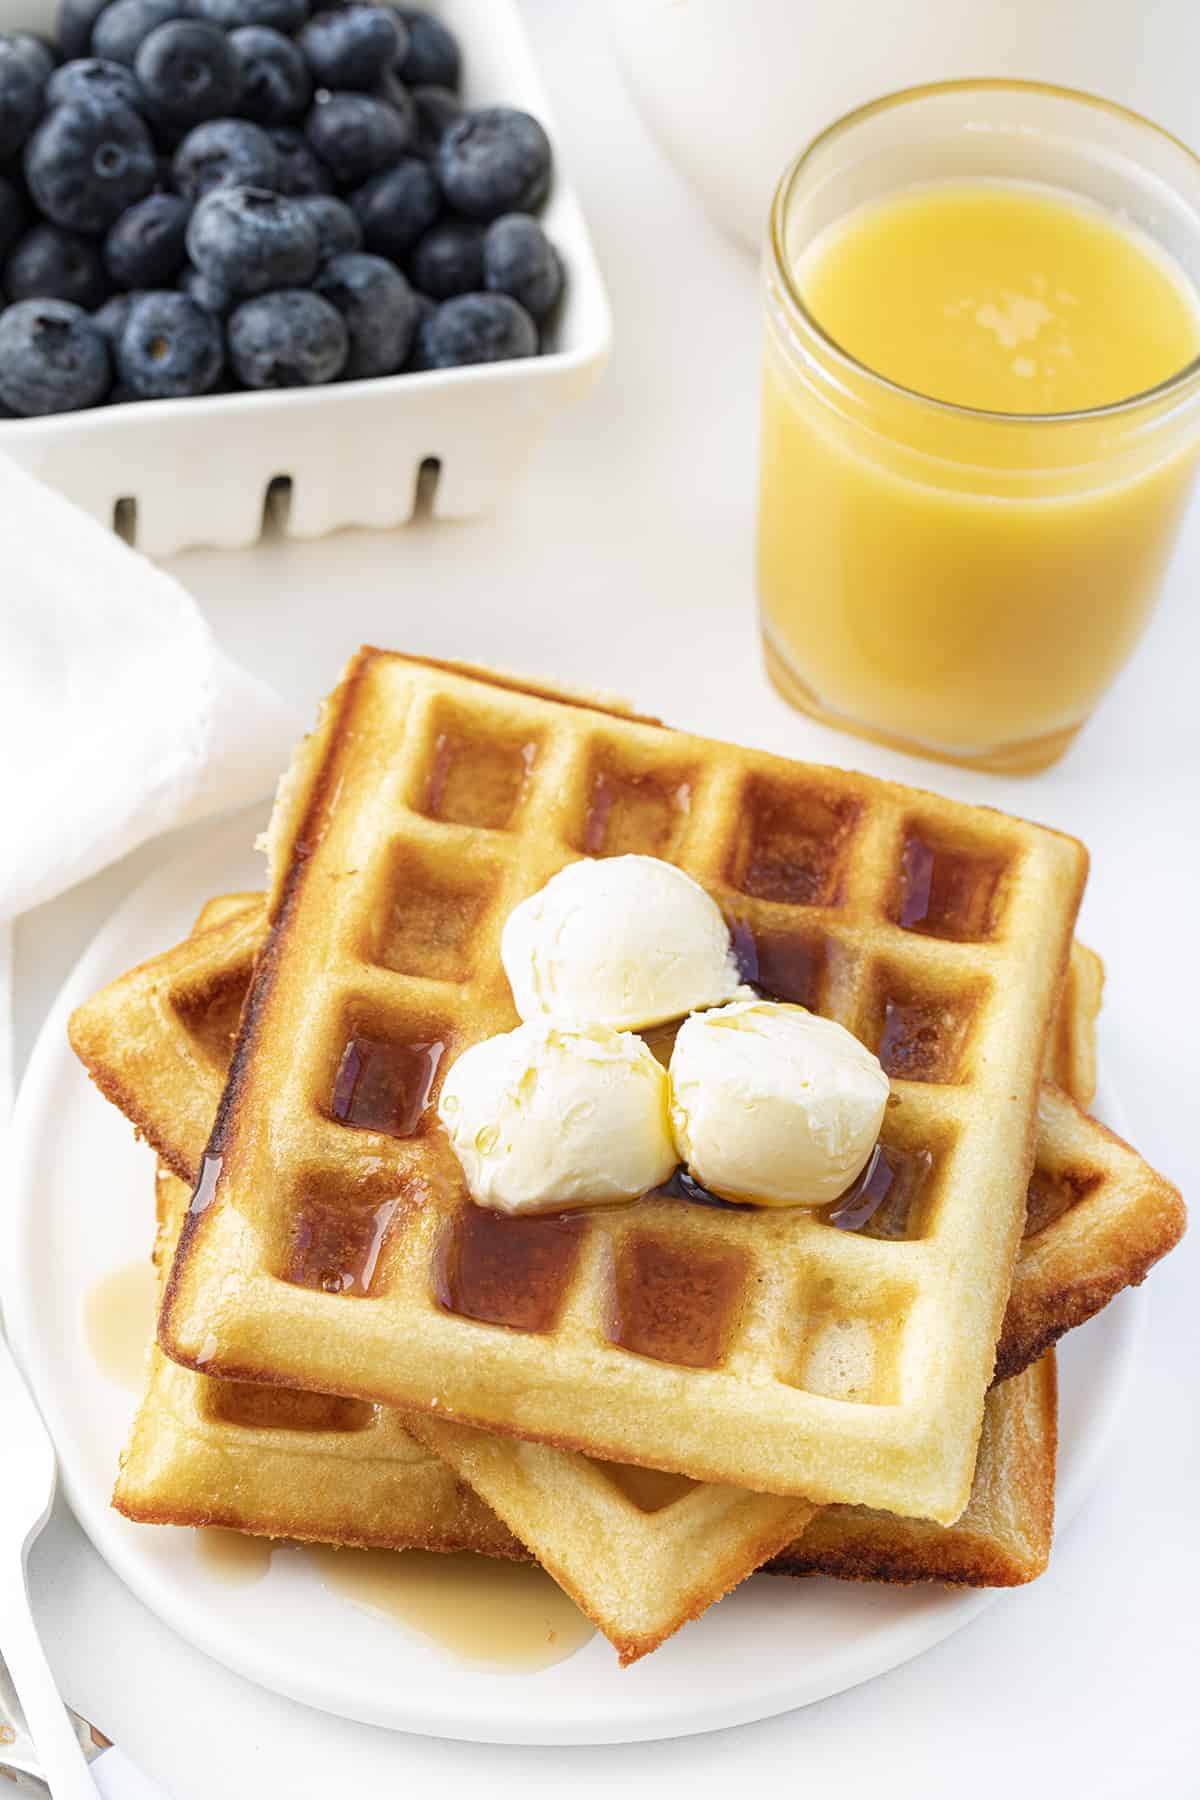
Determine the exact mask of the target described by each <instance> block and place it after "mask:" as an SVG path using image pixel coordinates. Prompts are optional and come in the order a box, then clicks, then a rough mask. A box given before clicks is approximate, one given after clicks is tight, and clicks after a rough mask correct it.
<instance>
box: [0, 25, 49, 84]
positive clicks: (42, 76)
mask: <svg viewBox="0 0 1200 1800" xmlns="http://www.w3.org/2000/svg"><path fill="white" fill-rule="evenodd" d="M3 35H4V36H5V37H6V38H7V39H8V40H9V42H10V43H11V44H12V45H13V47H14V49H15V50H16V51H17V54H18V55H19V56H23V57H24V58H25V63H26V67H27V68H29V69H31V70H32V71H33V74H34V76H35V78H36V79H38V80H40V81H41V83H42V85H43V87H44V86H45V84H46V82H48V81H49V79H50V77H51V75H53V73H54V71H55V69H57V67H58V53H57V51H55V50H53V49H51V47H50V44H49V43H48V42H47V40H46V39H45V38H43V37H39V36H38V34H37V33H36V31H6V32H5V33H4V34H3Z"/></svg>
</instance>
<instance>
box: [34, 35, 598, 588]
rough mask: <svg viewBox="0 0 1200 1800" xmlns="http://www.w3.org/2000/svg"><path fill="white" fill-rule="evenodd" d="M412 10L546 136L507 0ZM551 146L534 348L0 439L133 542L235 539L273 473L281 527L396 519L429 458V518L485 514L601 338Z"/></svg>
mask: <svg viewBox="0 0 1200 1800" xmlns="http://www.w3.org/2000/svg"><path fill="white" fill-rule="evenodd" d="M428 9H429V10H430V11H431V12H437V13H438V14H440V16H441V17H442V18H444V19H445V21H446V23H447V24H448V25H449V26H450V27H451V28H452V29H453V30H454V31H455V32H456V33H457V34H458V36H459V39H460V41H461V42H462V45H463V65H464V87H463V95H464V99H465V100H466V103H467V104H468V105H476V106H477V105H484V104H492V103H495V104H504V105H511V106H519V107H523V108H525V110H526V111H528V112H531V113H533V114H534V115H535V117H536V118H538V119H540V120H541V121H542V123H543V124H544V125H545V127H546V129H547V131H548V132H549V134H550V138H551V140H552V141H554V139H555V130H554V122H553V120H552V118H551V117H550V115H549V108H548V105H547V102H546V95H545V92H544V90H543V88H542V84H541V81H540V79H539V76H538V73H537V70H536V67H535V65H534V61H533V57H532V53H531V51H530V47H529V43H528V41H527V39H526V36H525V32H524V29H523V27H522V25H521V22H520V19H519V17H518V14H517V8H516V4H515V0H430V3H429V8H428ZM56 10H57V8H56V3H55V0H0V28H4V27H8V28H13V27H18V26H24V27H27V28H31V29H33V30H38V31H44V32H52V31H53V29H54V19H55V14H56ZM555 152H556V156H555V178H554V185H553V189H552V192H551V195H550V200H549V203H548V204H547V207H546V210H545V214H544V223H545V226H546V230H547V232H548V233H549V235H550V237H551V238H552V239H553V241H554V242H555V244H556V245H557V246H558V248H559V250H560V251H561V253H562V256H563V260H564V262H565V263H566V267H567V281H568V286H567V294H566V299H565V302H564V305H563V307H562V310H561V316H560V318H559V319H558V321H557V324H556V327H555V331H554V337H553V348H552V349H551V350H550V351H549V352H547V353H546V354H545V355H542V356H538V357H529V358H525V359H522V360H520V361H515V362H506V363H490V364H485V365H481V366H479V367H478V368H466V369H448V370H435V371H430V372H428V373H423V374H412V375H392V376H386V377H383V378H381V379H379V380H375V381H353V382H345V383H343V384H339V385H336V386H332V387H325V388H308V389H293V390H289V391H287V392H280V393H257V394H221V395H212V396H210V397H206V398H203V399H191V400H155V401H144V402H133V403H129V404H125V405H119V406H111V407H101V408H98V409H97V410H96V411H94V412H83V413H66V414H60V415H57V416H55V417H51V418H44V419H6V420H2V421H0V453H4V454H7V455H9V456H11V457H12V458H13V459H14V461H16V462H19V463H21V464H22V465H23V466H24V467H25V468H27V469H29V470H30V471H31V473H33V474H35V475H38V476H40V477H41V478H42V479H43V480H44V481H47V482H49V483H50V484H51V485H52V486H54V487H56V488H58V489H60V490H61V491H62V492H63V493H64V494H66V495H67V496H68V497H69V498H70V499H72V500H74V501H75V502H76V503H77V504H78V505H79V506H82V507H83V508H84V509H85V511H87V512H89V513H92V514H93V515H94V516H95V517H96V518H98V519H102V520H104V521H105V522H107V523H109V524H112V523H113V522H114V520H115V519H116V518H117V516H118V514H117V509H118V507H119V508H120V521H121V529H122V531H123V532H124V534H125V535H126V536H132V538H133V541H134V542H136V544H137V546H138V548H139V549H140V550H144V551H145V552H146V553H147V554H148V555H150V556H169V555H171V554H172V553H173V552H174V551H176V550H182V549H184V548H185V547H186V546H189V545H197V544H203V545H217V546H221V547H227V548H236V547H238V546H240V545H244V544H250V543H253V542H254V541H255V539H256V538H257V537H258V536H259V533H260V532H261V530H262V523H263V515H264V506H265V501H266V494H267V490H268V488H269V487H270V485H271V483H272V482H276V481H279V480H280V479H286V480H288V481H289V482H290V483H291V504H290V507H289V508H288V510H287V517H286V526H285V529H286V530H287V532H288V533H289V534H290V535H291V536H293V537H301V538H310V537H321V536H323V535H324V533H326V532H328V531H336V530H337V529H338V528H339V527H340V526H343V525H370V526H394V525H398V524H400V523H402V522H403V521H405V520H406V519H408V518H409V517H410V516H411V515H412V512H413V508H414V505H415V500H416V491H417V480H418V476H419V474H420V471H421V467H422V465H423V464H426V463H429V462H431V461H432V462H436V463H437V465H438V476H437V481H436V486H435V488H434V489H433V494H432V501H431V504H432V509H433V511H434V513H435V514H436V515H437V516H438V517H442V518H469V517H471V516H473V515H475V514H479V513H484V512H488V511H489V510H491V508H493V507H494V506H495V505H496V504H497V503H498V502H499V501H500V500H501V498H502V497H503V494H504V492H505V490H506V489H507V488H508V487H509V485H510V484H511V483H512V481H513V480H514V479H515V477H516V476H517V475H518V474H519V472H520V470H521V468H522V466H523V465H524V463H525V461H526V460H527V458H528V456H529V455H530V453H531V451H532V450H533V447H534V445H535V444H536V443H537V441H538V439H539V438H540V437H541V435H542V433H543V431H544V430H545V427H546V425H547V423H548V422H549V420H550V419H551V418H552V417H553V416H554V414H555V413H556V412H558V411H559V410H560V408H562V407H564V406H566V405H567V404H568V403H569V402H571V401H573V400H576V399H578V398H579V397H580V396H581V395H582V394H584V393H585V392H586V391H587V389H588V388H589V387H590V385H591V383H592V382H593V381H594V379H595V378H596V376H597V375H598V373H599V372H600V369H601V368H602V366H603V364H604V361H605V359H606V357H607V354H608V348H609V342H610V338H611V323H610V318H609V309H608V299H607V296H606V294H605V291H604V285H603V282H602V280H601V277H600V271H599V269H598V267H597V264H596V258H595V253H594V252H593V250H592V245H591V240H590V238H589V236H588V231H587V227H586V225H585V224H584V220H583V215H582V213H581V212H580V209H579V205H578V202H577V201H576V199H575V196H574V193H573V192H572V190H571V187H570V184H569V182H568V180H567V178H566V175H565V172H564V170H563V167H562V162H561V158H559V156H558V152H557V144H556V145H555ZM0 528H2V521H0Z"/></svg>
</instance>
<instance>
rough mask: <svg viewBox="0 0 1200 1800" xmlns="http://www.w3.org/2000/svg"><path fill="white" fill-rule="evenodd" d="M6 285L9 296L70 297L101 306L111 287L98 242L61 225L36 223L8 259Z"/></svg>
mask: <svg viewBox="0 0 1200 1800" xmlns="http://www.w3.org/2000/svg"><path fill="white" fill-rule="evenodd" d="M4 285H5V287H6V288H7V289H8V297H9V299H10V300H37V299H47V300H49V299H53V300H70V301H71V302H72V304H73V305H75V306H86V307H92V306H99V304H100V302H101V301H102V300H103V299H104V298H105V296H106V295H107V293H108V291H109V280H108V274H107V271H106V270H105V267H104V261H103V259H102V257H101V255H100V248H99V245H98V244H96V243H95V242H94V240H93V239H91V238H85V237H80V236H79V234H78V232H75V231H64V230H63V229H62V227H61V226H60V225H35V226H34V227H33V229H32V231H28V232H26V234H25V236H24V237H23V238H22V239H21V241H20V243H19V244H18V245H17V247H16V249H15V250H14V251H13V253H12V255H11V256H10V257H9V259H8V266H7V267H6V269H5V271H4Z"/></svg>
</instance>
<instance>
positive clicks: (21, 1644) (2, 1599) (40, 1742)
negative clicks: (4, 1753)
mask: <svg viewBox="0 0 1200 1800" xmlns="http://www.w3.org/2000/svg"><path fill="white" fill-rule="evenodd" d="M0 1619H2V1620H3V1631H4V1660H5V1662H6V1663H7V1664H8V1670H9V1674H10V1675H11V1676H12V1678H13V1686H14V1687H15V1688H16V1690H17V1697H18V1699H19V1700H20V1702H21V1708H22V1711H23V1712H24V1714H25V1722H26V1724H27V1725H28V1726H29V1735H30V1736H31V1737H32V1739H33V1741H34V1744H35V1745H36V1746H37V1753H38V1760H39V1761H40V1763H41V1765H42V1768H43V1770H44V1771H45V1776H46V1781H47V1783H48V1785H49V1788H50V1792H51V1794H52V1795H53V1800H99V1794H98V1791H97V1788H96V1785H95V1783H94V1782H93V1780H92V1778H91V1776H90V1775H89V1773H88V1766H87V1763H86V1762H85V1761H84V1756H83V1751H82V1750H81V1749H80V1747H79V1741H78V1739H77V1738H76V1736H75V1731H74V1728H73V1726H72V1724H71V1721H70V1719H69V1718H68V1716H67V1709H66V1707H65V1706H64V1705H63V1702H62V1698H61V1696H60V1695H59V1692H58V1688H57V1687H56V1685H55V1681H54V1676H53V1674H52V1673H51V1670H50V1665H49V1663H48V1662H47V1661H46V1653H45V1651H44V1650H43V1649H42V1645H41V1640H40V1639H39V1637H38V1634H37V1628H36V1627H35V1625H34V1623H33V1614H32V1612H31V1611H30V1606H29V1589H28V1587H27V1585H26V1580H25V1563H24V1558H22V1559H21V1561H20V1562H19V1563H18V1564H17V1565H16V1566H15V1567H14V1566H13V1565H12V1564H9V1565H8V1566H7V1567H6V1568H5V1569H4V1570H3V1572H2V1573H0Z"/></svg>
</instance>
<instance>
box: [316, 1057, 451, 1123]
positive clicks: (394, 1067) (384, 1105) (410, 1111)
mask: <svg viewBox="0 0 1200 1800" xmlns="http://www.w3.org/2000/svg"><path fill="white" fill-rule="evenodd" d="M445 1049H446V1045H445V1041H444V1039H441V1038H436V1039H433V1040H431V1041H430V1042H429V1043H423V1044H397V1043H391V1042H388V1041H387V1040H386V1039H383V1038H375V1037H369V1036H368V1035H367V1034H366V1033H365V1032H355V1034H354V1036H353V1037H352V1038H351V1039H350V1041H349V1043H348V1044H347V1045H346V1048H345V1049H344V1050H343V1051H342V1057H341V1061H340V1062H339V1063H338V1068H337V1074H336V1075H335V1076H334V1081H333V1094H332V1096H331V1098H330V1102H329V1110H330V1112H331V1113H332V1114H333V1117H334V1118H335V1119H336V1120H337V1121H338V1123H339V1124H340V1125H352V1126H355V1127H356V1128H357V1129H358V1130H360V1131H382V1132H386V1133H387V1135H388V1136H389V1137H397V1138H406V1137H411V1136H412V1135H413V1133H414V1132H415V1131H416V1129H417V1127H418V1126H419V1125H420V1123H421V1119H422V1116H423V1114H424V1112H425V1108H426V1107H427V1106H428V1104H429V1096H430V1093H431V1092H432V1090H433V1084H434V1081H435V1079H436V1077H437V1072H438V1065H439V1064H440V1062H441V1060H442V1056H443V1054H444V1053H445Z"/></svg>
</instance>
